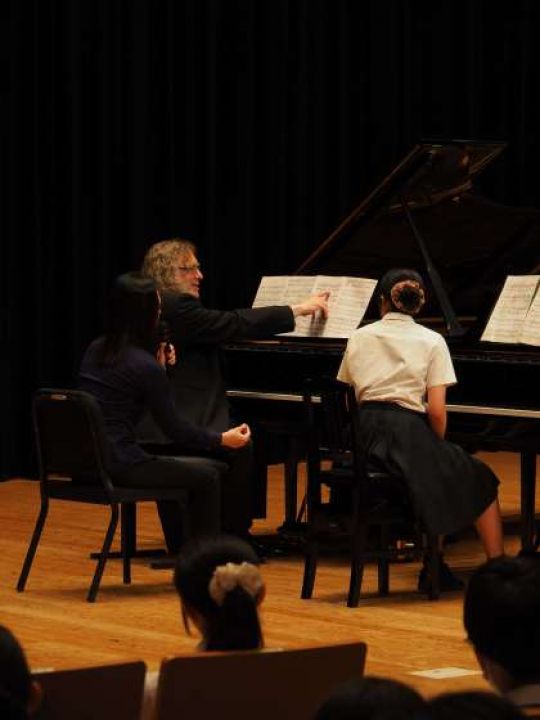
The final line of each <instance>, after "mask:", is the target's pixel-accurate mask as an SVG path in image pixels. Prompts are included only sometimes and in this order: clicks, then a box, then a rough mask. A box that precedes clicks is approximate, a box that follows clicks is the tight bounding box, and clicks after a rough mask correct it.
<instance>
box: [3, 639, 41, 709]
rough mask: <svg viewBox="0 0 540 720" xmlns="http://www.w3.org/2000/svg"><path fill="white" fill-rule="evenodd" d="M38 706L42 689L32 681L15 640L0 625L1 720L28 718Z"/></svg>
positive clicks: (24, 658) (22, 654)
mask: <svg viewBox="0 0 540 720" xmlns="http://www.w3.org/2000/svg"><path fill="white" fill-rule="evenodd" d="M40 702H41V688H40V686H39V685H38V684H37V683H36V682H34V681H33V680H32V677H31V675H30V670H29V668H28V663H27V661H26V657H25V655H24V652H23V650H22V648H21V646H20V645H19V643H18V642H17V639H16V638H15V636H14V635H13V633H11V632H10V631H9V630H8V629H7V628H5V627H3V626H1V625H0V717H2V718H6V720H18V719H19V718H20V719H21V720H22V719H23V718H30V717H31V716H32V714H33V713H34V712H35V711H36V709H37V707H38V705H39V704H40Z"/></svg>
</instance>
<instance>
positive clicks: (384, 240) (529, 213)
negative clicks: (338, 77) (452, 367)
mask: <svg viewBox="0 0 540 720" xmlns="http://www.w3.org/2000/svg"><path fill="white" fill-rule="evenodd" d="M505 147H506V144H505V143H503V142H483V141H477V140H433V141H432V140H426V141H422V142H420V143H419V144H418V145H416V146H415V147H414V148H413V149H412V150H411V152H409V154H408V155H407V156H406V157H405V158H404V159H403V160H402V161H401V162H400V163H399V164H398V165H397V166H395V167H394V168H393V169H392V170H391V171H390V172H389V173H388V175H387V176H386V177H385V178H384V179H383V181H382V182H381V183H379V185H378V186H377V187H376V188H375V190H374V191H373V192H372V193H370V194H369V195H368V197H367V198H365V199H364V200H363V201H362V202H361V203H360V204H359V205H358V206H357V207H356V208H355V209H354V210H353V211H352V213H351V214H350V215H349V216H348V217H347V218H345V220H344V221H343V222H342V223H341V224H340V225H339V227H338V228H337V229H336V230H335V231H334V232H332V233H331V235H330V236H329V237H328V238H327V239H326V240H325V241H324V242H323V243H322V244H321V245H320V246H319V247H318V248H317V249H316V250H315V251H314V252H313V253H312V254H311V255H310V257H309V258H308V259H307V260H306V261H305V262H304V263H303V264H302V265H301V266H300V267H299V268H298V270H297V273H299V274H309V275H317V274H321V275H353V276H358V277H371V278H379V277H381V276H382V275H383V274H384V272H386V270H388V269H390V268H392V267H413V268H415V269H417V270H419V271H420V272H421V273H422V274H423V276H424V277H425V279H426V282H427V284H428V287H429V278H428V277H427V273H426V272H425V263H424V260H423V258H422V254H421V250H420V247H419V245H418V243H417V241H416V240H415V238H414V235H413V232H412V230H411V227H410V225H409V223H408V221H407V218H406V215H405V212H404V209H403V203H402V201H403V200H404V201H405V203H406V205H407V207H408V208H409V210H410V212H411V215H412V217H413V220H414V222H415V224H416V226H417V228H418V230H419V232H420V234H421V235H422V237H423V239H424V242H425V244H426V246H427V250H428V252H429V254H430V256H431V260H432V262H433V264H434V265H435V267H436V269H437V270H438V272H439V274H440V276H441V279H442V283H443V286H444V288H445V290H446V293H447V294H448V297H449V300H450V302H451V305H452V307H453V308H454V311H455V312H456V314H457V315H458V316H459V317H461V318H465V319H468V325H469V332H468V334H469V339H470V340H473V339H475V338H478V337H479V335H480V334H481V332H482V330H483V328H484V326H485V323H486V322H487V319H488V317H489V313H490V311H491V309H492V307H493V304H494V302H495V301H496V298H497V297H498V294H499V292H500V290H501V288H502V285H503V283H504V280H505V278H506V276H507V275H526V274H529V273H534V272H538V271H539V270H538V268H539V264H540V252H539V248H540V210H536V209H530V208H529V209H527V208H513V207H508V206H503V205H500V204H496V203H494V202H490V201H489V200H487V199H486V198H483V197H481V196H480V195H479V194H477V193H476V192H475V188H474V182H475V179H476V178H477V176H478V175H479V174H480V173H481V172H482V170H483V169H484V168H485V167H486V166H487V165H488V164H489V163H491V162H492V161H493V160H494V159H495V158H496V157H497V156H498V155H499V154H500V153H501V152H502V151H503V150H504V148H505ZM430 296H431V297H430V300H429V301H428V303H427V306H426V308H425V312H424V313H423V315H424V316H440V315H441V309H440V307H439V306H438V303H437V299H436V298H434V293H433V292H431V293H430ZM376 314H377V308H376V302H375V300H373V301H372V303H371V304H370V307H369V308H368V312H367V313H366V317H367V318H374V317H376ZM466 322H467V320H466Z"/></svg>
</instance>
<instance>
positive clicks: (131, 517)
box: [90, 502, 167, 560]
mask: <svg viewBox="0 0 540 720" xmlns="http://www.w3.org/2000/svg"><path fill="white" fill-rule="evenodd" d="M120 522H121V527H120V530H121V533H122V532H123V531H124V527H123V525H124V522H127V523H128V528H126V533H127V534H126V541H127V548H128V553H129V556H130V558H159V557H163V556H165V555H166V554H167V551H166V550H164V549H161V548H159V549H152V550H150V549H148V550H138V549H137V503H131V502H130V503H122V504H121V515H120ZM121 537H122V534H121ZM100 555H101V552H91V553H90V557H91V559H92V560H99V557H100ZM108 559H109V560H118V559H120V560H123V559H124V549H123V547H121V548H120V550H119V551H118V550H111V551H110V552H109V557H108Z"/></svg>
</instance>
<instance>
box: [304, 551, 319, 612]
mask: <svg viewBox="0 0 540 720" xmlns="http://www.w3.org/2000/svg"><path fill="white" fill-rule="evenodd" d="M318 556H319V546H318V544H317V542H316V541H315V540H312V539H310V540H308V543H307V545H306V554H305V559H304V578H303V580H302V591H301V593H300V597H301V598H302V600H309V598H310V597H311V596H312V595H313V587H314V585H315V574H316V572H317V560H318Z"/></svg>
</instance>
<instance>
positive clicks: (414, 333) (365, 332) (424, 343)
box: [337, 312, 456, 412]
mask: <svg viewBox="0 0 540 720" xmlns="http://www.w3.org/2000/svg"><path fill="white" fill-rule="evenodd" d="M337 377H338V380H341V381H342V382H346V383H349V384H351V385H353V386H354V387H355V391H356V397H357V398H358V400H359V401H360V402H366V401H369V400H371V401H373V400H376V401H384V402H394V403H397V404H398V405H401V406H403V407H405V408H409V409H410V410H416V411H418V412H425V406H424V400H425V395H426V390H427V388H430V387H436V386H438V385H453V384H455V383H456V374H455V372H454V367H453V365H452V359H451V357H450V352H449V350H448V346H447V344H446V342H445V340H444V338H443V337H442V335H439V333H436V332H434V331H433V330H430V329H429V328H426V327H424V326H423V325H419V324H418V323H416V322H415V320H414V318H412V317H411V316H410V315H404V314H403V313H397V312H389V313H387V314H386V315H385V316H384V317H383V318H382V320H379V321H378V322H374V323H372V324H371V325H366V326H365V327H362V328H360V329H359V330H356V331H355V332H354V333H353V334H352V335H351V337H350V339H349V342H348V343H347V348H346V350H345V354H344V356H343V360H342V362H341V366H340V368H339V372H338V376H337Z"/></svg>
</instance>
